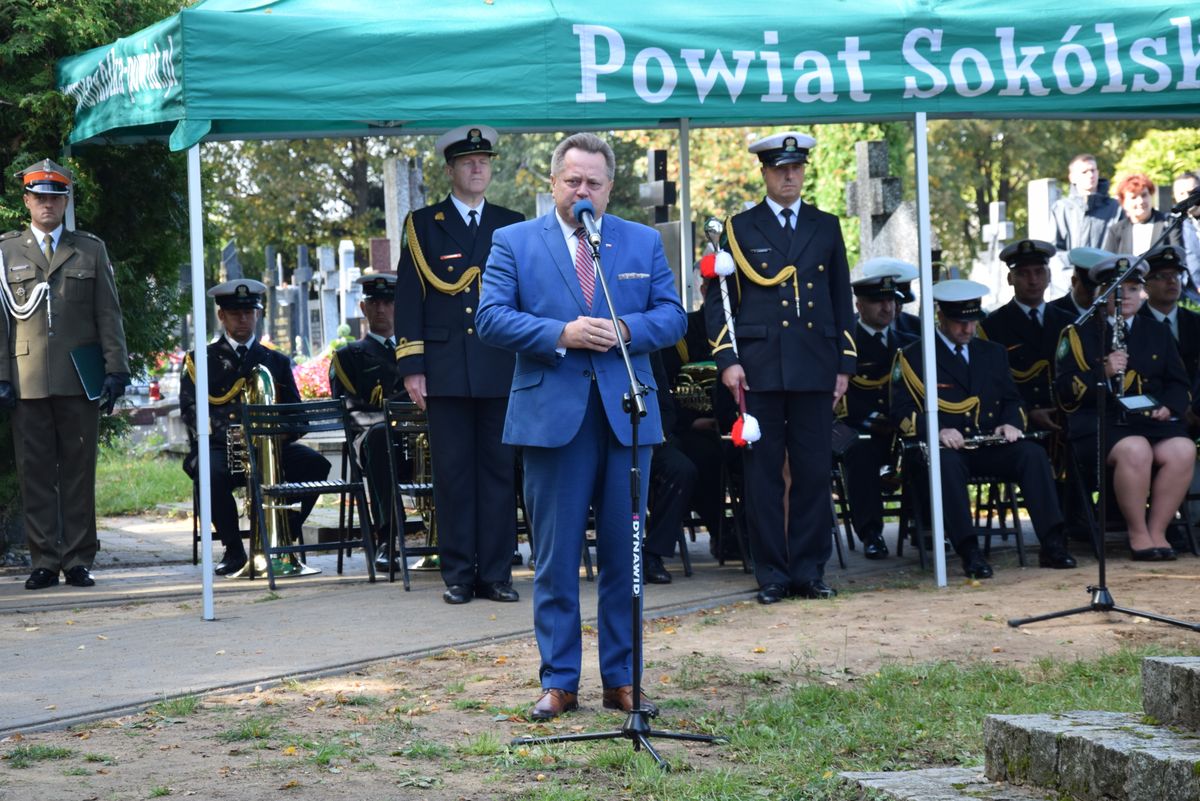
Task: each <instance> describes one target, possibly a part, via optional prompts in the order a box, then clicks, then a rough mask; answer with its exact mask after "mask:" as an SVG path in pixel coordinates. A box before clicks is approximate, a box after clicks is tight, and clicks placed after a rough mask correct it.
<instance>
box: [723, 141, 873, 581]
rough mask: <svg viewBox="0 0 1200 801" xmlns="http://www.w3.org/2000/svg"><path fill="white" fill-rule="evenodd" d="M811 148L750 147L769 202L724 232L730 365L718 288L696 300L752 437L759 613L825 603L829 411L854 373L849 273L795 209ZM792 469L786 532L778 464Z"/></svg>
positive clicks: (825, 227) (813, 223)
mask: <svg viewBox="0 0 1200 801" xmlns="http://www.w3.org/2000/svg"><path fill="white" fill-rule="evenodd" d="M815 144H816V140H814V139H813V138H812V137H811V136H805V135H804V134H801V133H795V132H788V133H782V134H775V135H773V136H768V137H765V138H763V139H760V140H759V141H757V142H755V143H754V144H752V145H751V146H750V152H751V153H754V154H756V155H757V156H758V158H759V161H760V162H761V163H762V175H763V180H764V181H765V183H766V185H767V196H766V198H765V199H764V200H763V202H762V203H759V204H758V205H757V206H755V207H753V208H752V209H749V210H748V211H744V212H742V213H741V214H738V215H736V216H734V217H733V218H731V219H730V220H729V221H728V222H727V223H726V225H725V234H726V237H727V240H728V247H729V251H730V253H731V254H732V255H733V259H734V262H735V263H736V265H737V271H736V272H735V273H734V274H733V275H732V276H730V277H729V278H727V279H726V284H727V285H728V286H729V290H730V295H731V297H730V302H731V304H732V308H733V315H734V320H735V325H734V334H735V336H736V339H737V348H738V350H737V353H736V355H735V353H734V350H733V347H732V343H731V341H730V337H729V330H728V329H727V327H726V325H725V317H724V311H723V307H722V302H721V292H720V286H719V282H717V281H713V282H712V283H711V285H710V286H709V288H708V293H707V297H705V303H704V308H705V315H706V322H707V327H708V335H709V341H710V342H711V344H712V348H713V357H714V358H715V360H716V362H717V369H718V370H720V371H721V373H720V375H721V383H722V384H723V385H724V386H725V387H726V388H727V389H728V390H729V391H730V392H731V393H732V394H733V395H734V397H737V395H738V394H739V393H745V398H746V409H747V411H748V412H749V413H750V414H752V415H754V416H755V417H756V418H757V419H758V422H759V424H760V425H761V427H762V439H761V440H760V441H758V442H756V443H755V444H754V448H753V449H752V450H748V451H747V452H746V454H745V463H746V509H747V510H748V512H749V522H750V550H751V553H752V555H753V557H754V563H755V578H756V579H757V580H758V586H759V592H758V601H759V603H763V604H771V603H775V602H777V601H780V600H782V599H784V598H786V597H788V596H789V595H796V596H800V597H803V598H830V597H832V596H833V595H835V594H836V593H835V592H834V590H833V589H832V588H830V587H829V586H827V585H826V584H825V582H824V580H823V579H824V573H825V562H826V561H827V560H828V559H829V555H830V551H831V548H832V541H831V538H830V536H829V529H830V522H831V521H830V517H829V486H830V485H829V480H830V476H829V471H830V462H829V460H828V459H816V458H813V455H814V454H818V453H821V454H831V453H832V450H833V440H832V433H831V432H832V428H833V406H834V404H836V403H837V402H838V400H839V399H840V398H841V396H842V395H843V394H845V392H846V385H847V383H848V382H849V380H850V376H851V375H852V374H853V373H854V358H855V350H854V336H853V334H851V333H850V331H851V328H852V327H853V325H854V319H853V312H852V311H851V308H850V269H849V266H848V265H847V263H846V246H845V243H844V242H843V240H842V230H841V227H840V225H839V224H838V220H837V218H836V217H834V216H833V215H832V214H827V213H825V212H823V211H819V210H818V209H816V208H815V207H814V206H812V205H810V204H807V203H802V202H801V200H800V189H801V186H802V185H803V183H804V166H805V164H806V163H807V162H808V151H809V150H810V149H811V148H812V147H813V146H814V145H815ZM785 453H786V454H787V457H788V464H789V466H790V469H791V480H792V484H791V490H790V493H789V495H788V503H789V507H788V508H789V510H790V514H789V515H788V516H787V526H786V529H785V526H784V511H783V509H784V503H783V502H784V498H783V493H784V481H783V464H784V454H785Z"/></svg>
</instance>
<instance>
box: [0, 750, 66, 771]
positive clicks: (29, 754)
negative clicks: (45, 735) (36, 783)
mask: <svg viewBox="0 0 1200 801" xmlns="http://www.w3.org/2000/svg"><path fill="white" fill-rule="evenodd" d="M74 753H75V752H74V751H72V750H71V749H70V748H61V747H58V746H53V745H18V746H17V747H16V748H14V749H13V750H11V751H9V752H8V753H7V754H5V755H4V759H5V760H6V761H7V762H8V765H9V767H12V768H27V767H29V766H30V765H32V764H33V763H34V762H42V761H44V760H47V759H67V758H68V757H70V756H72V755H73V754H74Z"/></svg>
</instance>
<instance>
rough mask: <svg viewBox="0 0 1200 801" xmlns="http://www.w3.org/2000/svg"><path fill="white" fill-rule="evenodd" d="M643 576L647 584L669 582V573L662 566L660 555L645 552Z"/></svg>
mask: <svg viewBox="0 0 1200 801" xmlns="http://www.w3.org/2000/svg"><path fill="white" fill-rule="evenodd" d="M645 568H646V570H645V576H646V583H647V584H670V583H671V574H670V573H669V572H668V571H667V568H666V567H664V566H663V561H662V557H661V556H659V555H658V554H656V553H649V552H647V553H646V561H645Z"/></svg>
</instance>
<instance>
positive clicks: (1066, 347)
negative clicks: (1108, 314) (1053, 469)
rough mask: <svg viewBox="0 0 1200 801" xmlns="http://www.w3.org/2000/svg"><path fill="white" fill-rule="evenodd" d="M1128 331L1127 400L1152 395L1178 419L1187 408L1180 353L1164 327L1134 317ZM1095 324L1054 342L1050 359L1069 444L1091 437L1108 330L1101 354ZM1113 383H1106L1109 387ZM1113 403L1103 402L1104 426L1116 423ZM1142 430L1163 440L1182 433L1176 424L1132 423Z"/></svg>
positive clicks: (1073, 329)
mask: <svg viewBox="0 0 1200 801" xmlns="http://www.w3.org/2000/svg"><path fill="white" fill-rule="evenodd" d="M1133 319H1134V321H1135V322H1134V323H1133V326H1132V327H1131V328H1130V329H1129V334H1128V336H1127V338H1126V340H1125V346H1126V351H1127V352H1128V354H1129V365H1128V367H1127V368H1126V370H1125V385H1124V390H1125V394H1126V395H1151V396H1153V397H1154V399H1155V400H1157V401H1158V402H1159V403H1160V404H1162V405H1164V406H1166V407H1167V408H1168V409H1170V410H1171V414H1172V415H1174V416H1176V417H1180V418H1182V416H1183V414H1184V411H1185V410H1186V409H1187V407H1188V404H1189V402H1190V399H1191V397H1190V392H1189V383H1188V377H1187V371H1186V370H1184V367H1183V360H1182V359H1181V358H1180V357H1179V349H1178V348H1177V347H1175V340H1174V338H1173V337H1172V336H1171V331H1170V329H1169V328H1167V327H1166V326H1165V325H1163V324H1161V323H1158V322H1155V321H1154V320H1146V319H1145V318H1144V317H1142V318H1139V317H1138V316H1137V315H1134V317H1133ZM1096 325H1097V323H1096V320H1095V318H1093V319H1092V320H1089V321H1088V322H1087V323H1085V324H1084V325H1083V326H1081V327H1080V328H1078V329H1077V328H1076V327H1075V326H1073V325H1072V326H1068V327H1067V328H1066V329H1065V330H1064V331H1063V333H1062V337H1061V338H1060V339H1059V342H1058V351H1057V353H1056V354H1055V356H1056V359H1057V362H1058V375H1057V378H1056V379H1055V384H1056V388H1057V390H1058V398H1059V404H1060V405H1061V406H1062V408H1063V409H1064V410H1065V411H1066V412H1067V413H1068V414H1069V416H1068V418H1067V433H1068V435H1069V436H1070V437H1071V439H1077V438H1079V437H1084V436H1090V435H1092V434H1094V433H1095V431H1096V397H1095V395H1096V386H1097V382H1098V381H1100V380H1102V379H1103V376H1104V364H1103V361H1104V357H1105V356H1107V355H1108V354H1109V353H1110V352H1111V351H1112V349H1113V348H1112V326H1110V325H1109V324H1108V321H1107V320H1104V321H1103V325H1104V348H1103V352H1101V349H1100V343H1099V342H1097V341H1096ZM1114 383H1115V382H1112V381H1110V386H1112V385H1113V384H1114ZM1120 416H1121V415H1120V407H1119V405H1118V403H1117V401H1116V399H1115V398H1114V397H1113V396H1112V394H1109V396H1108V420H1110V421H1116V420H1118V419H1120ZM1137 422H1138V424H1139V426H1140V427H1141V428H1142V429H1143V430H1150V431H1152V430H1153V429H1155V428H1159V427H1161V429H1162V431H1163V433H1164V435H1174V434H1176V433H1182V432H1181V431H1180V430H1179V429H1180V428H1181V426H1180V424H1179V423H1176V422H1169V421H1163V422H1159V421H1153V420H1149V419H1148V418H1145V419H1143V418H1142V417H1141V416H1139V418H1137Z"/></svg>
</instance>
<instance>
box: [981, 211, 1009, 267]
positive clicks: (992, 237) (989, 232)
mask: <svg viewBox="0 0 1200 801" xmlns="http://www.w3.org/2000/svg"><path fill="white" fill-rule="evenodd" d="M1007 211H1008V204H1007V203H1004V202H1003V201H999V200H997V201H993V202H991V203H989V204H988V222H987V224H986V225H984V226H983V230H982V232H981V233H982V235H983V241H984V242H985V243H986V244H987V246H988V252H989V253H990V254H992V255H993V257H994V256H995V255H996V254H998V253H999V252H1000V251H1001V250H1002V249H1003V248H1002V247H1001V246H1002V245H1003V244H1004V243H1005V242H1007V241H1008V240H1010V239H1012V238H1013V224H1012V221H1010V220H1008V219H1006V217H1007V214H1006V212H1007Z"/></svg>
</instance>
